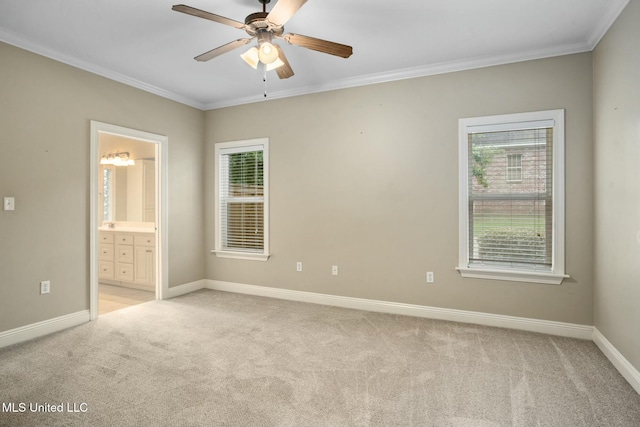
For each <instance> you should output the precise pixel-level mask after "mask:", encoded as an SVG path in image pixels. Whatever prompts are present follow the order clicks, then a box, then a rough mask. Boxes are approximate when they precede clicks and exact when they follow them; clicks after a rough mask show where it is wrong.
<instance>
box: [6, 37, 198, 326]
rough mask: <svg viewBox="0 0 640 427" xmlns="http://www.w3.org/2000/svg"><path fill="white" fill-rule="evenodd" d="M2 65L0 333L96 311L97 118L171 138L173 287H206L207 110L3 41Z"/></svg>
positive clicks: (170, 217)
mask: <svg viewBox="0 0 640 427" xmlns="http://www.w3.org/2000/svg"><path fill="white" fill-rule="evenodd" d="M0 64H2V66H0V132H1V135H0V153H1V155H0V198H1V197H3V196H14V197H15V198H16V210H15V211H14V212H4V211H2V210H0V331H5V330H8V329H13V328H16V327H20V326H24V325H28V324H32V323H35V322H39V321H43V320H47V319H51V318H54V317H57V316H61V315H65V314H69V313H75V312H78V311H81V310H85V309H88V308H89V271H88V266H89V163H88V162H89V139H90V134H89V126H90V120H98V121H101V122H106V123H112V124H116V125H120V126H125V127H131V128H134V129H139V130H143V131H148V132H152V133H157V134H162V135H167V136H168V138H169V150H168V151H169V171H168V174H169V193H168V197H169V218H168V222H169V242H168V245H169V285H170V286H174V285H178V284H183V283H187V282H191V281H194V280H199V279H202V277H203V275H204V261H205V260H204V257H203V250H202V248H203V245H204V243H203V240H202V239H203V238H202V228H203V216H202V212H203V202H202V199H203V184H202V176H203V161H202V152H203V138H204V120H203V119H204V114H203V113H202V111H199V110H197V109H194V108H191V107H187V106H184V105H181V104H178V103H176V102H173V101H169V100H166V99H164V98H161V97H158V96H155V95H152V94H149V93H146V92H143V91H140V90H137V89H134V88H131V87H129V86H126V85H123V84H120V83H116V82H114V81H111V80H108V79H105V78H102V77H99V76H96V75H93V74H90V73H87V72H84V71H81V70H78V69H75V68H72V67H69V66H67V65H64V64H62V63H59V62H56V61H52V60H49V59H46V58H44V57H41V56H38V55H35V54H33V53H30V52H27V51H24V50H21V49H18V48H15V47H13V46H9V45H7V44H3V43H0ZM41 280H51V294H49V295H43V296H41V295H39V282H40V281H41Z"/></svg>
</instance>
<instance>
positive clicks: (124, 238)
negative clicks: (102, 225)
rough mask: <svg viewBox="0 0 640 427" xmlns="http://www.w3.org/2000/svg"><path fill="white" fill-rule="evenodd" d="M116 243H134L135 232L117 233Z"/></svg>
mask: <svg viewBox="0 0 640 427" xmlns="http://www.w3.org/2000/svg"><path fill="white" fill-rule="evenodd" d="M116 243H118V244H120V245H133V234H116Z"/></svg>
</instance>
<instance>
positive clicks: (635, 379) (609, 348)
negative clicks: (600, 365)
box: [593, 327, 640, 394]
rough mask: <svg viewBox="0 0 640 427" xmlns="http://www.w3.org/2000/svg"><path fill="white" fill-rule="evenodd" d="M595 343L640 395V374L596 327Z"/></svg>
mask: <svg viewBox="0 0 640 427" xmlns="http://www.w3.org/2000/svg"><path fill="white" fill-rule="evenodd" d="M593 342H595V343H596V345H597V346H598V348H600V351H602V352H603V353H604V355H605V356H607V359H609V361H610V362H611V363H612V364H613V366H615V367H616V369H617V370H618V371H619V372H620V374H622V376H623V377H624V378H625V379H626V380H627V381H628V382H629V384H631V387H633V388H634V389H635V390H636V391H637V392H638V394H640V372H639V371H638V370H637V369H636V368H634V366H633V365H632V364H631V363H629V361H628V360H627V359H626V358H625V357H624V356H623V355H622V353H620V352H619V351H618V349H617V348H615V347H614V346H613V344H611V342H609V340H608V339H607V338H606V337H605V336H604V335H602V333H601V332H600V331H599V330H598V328H595V327H594V328H593Z"/></svg>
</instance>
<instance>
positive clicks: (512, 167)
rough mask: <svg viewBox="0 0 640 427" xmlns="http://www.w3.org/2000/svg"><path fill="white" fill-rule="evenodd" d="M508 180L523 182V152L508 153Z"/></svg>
mask: <svg viewBox="0 0 640 427" xmlns="http://www.w3.org/2000/svg"><path fill="white" fill-rule="evenodd" d="M507 182H522V154H507Z"/></svg>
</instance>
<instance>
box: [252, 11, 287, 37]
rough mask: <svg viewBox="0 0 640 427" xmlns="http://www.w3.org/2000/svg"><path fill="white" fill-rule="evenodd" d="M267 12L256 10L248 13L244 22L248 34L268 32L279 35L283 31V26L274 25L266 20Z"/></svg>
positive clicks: (254, 34)
mask: <svg viewBox="0 0 640 427" xmlns="http://www.w3.org/2000/svg"><path fill="white" fill-rule="evenodd" d="M268 15H269V13H267V12H256V13H252V14H251V15H248V16H247V17H246V18H245V20H244V23H245V25H246V28H245V30H246V32H247V34H249V35H250V36H256V35H259V34H260V33H261V32H269V33H271V34H272V35H274V36H276V37H277V36H281V35H282V33H283V32H284V27H283V26H281V25H280V26H276V25H273V24H271V23H270V22H269V21H267V16H268Z"/></svg>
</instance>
